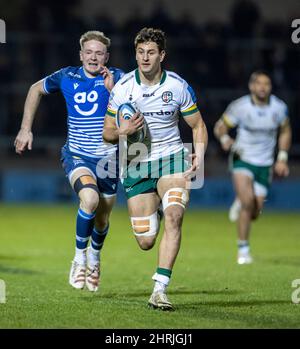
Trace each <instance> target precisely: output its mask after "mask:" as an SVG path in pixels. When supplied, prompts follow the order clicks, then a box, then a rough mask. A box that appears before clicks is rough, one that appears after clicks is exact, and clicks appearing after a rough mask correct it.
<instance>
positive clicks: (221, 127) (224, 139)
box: [214, 117, 234, 151]
mask: <svg viewBox="0 0 300 349" xmlns="http://www.w3.org/2000/svg"><path fill="white" fill-rule="evenodd" d="M228 131H229V128H228V126H227V125H226V124H225V122H224V120H223V117H222V118H221V119H219V120H218V121H217V122H216V124H215V127H214V135H215V137H216V138H217V139H218V140H219V142H220V143H221V147H222V149H223V150H225V151H229V150H230V148H231V146H232V144H233V143H234V140H233V139H232V138H231V137H230V136H229V134H228Z"/></svg>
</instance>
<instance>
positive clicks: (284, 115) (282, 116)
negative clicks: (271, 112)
mask: <svg viewBox="0 0 300 349" xmlns="http://www.w3.org/2000/svg"><path fill="white" fill-rule="evenodd" d="M288 118H289V109H288V106H287V105H286V104H285V103H284V102H282V104H281V108H280V112H279V114H278V123H279V125H280V126H282V125H283V124H284V123H285V122H286V121H287V119H288Z"/></svg>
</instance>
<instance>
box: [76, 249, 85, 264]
mask: <svg viewBox="0 0 300 349" xmlns="http://www.w3.org/2000/svg"><path fill="white" fill-rule="evenodd" d="M74 260H75V261H76V262H77V263H78V264H86V248H85V249H80V248H77V247H76V248H75V257H74Z"/></svg>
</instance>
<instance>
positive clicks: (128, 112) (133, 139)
mask: <svg viewBox="0 0 300 349" xmlns="http://www.w3.org/2000/svg"><path fill="white" fill-rule="evenodd" d="M135 113H136V110H135V108H134V107H133V106H132V104H130V103H124V104H121V105H120V107H119V109H118V111H117V116H116V125H117V127H120V123H121V122H122V118H121V116H123V119H125V120H129V119H131V118H132V116H133V115H134V114H135ZM146 127H147V126H146V123H145V122H144V126H143V128H142V129H141V130H138V131H137V132H135V133H133V134H132V135H129V136H127V142H128V143H137V142H140V143H143V141H144V139H145V137H146V132H147V128H146Z"/></svg>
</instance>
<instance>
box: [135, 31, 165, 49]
mask: <svg viewBox="0 0 300 349" xmlns="http://www.w3.org/2000/svg"><path fill="white" fill-rule="evenodd" d="M149 41H153V42H155V43H156V44H157V46H158V48H159V52H161V51H165V50H166V38H165V33H164V32H163V31H162V30H160V29H154V28H146V27H145V28H143V29H142V30H140V31H139V32H138V33H137V36H136V37H135V39H134V46H135V48H137V45H138V44H141V43H144V42H149Z"/></svg>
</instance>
